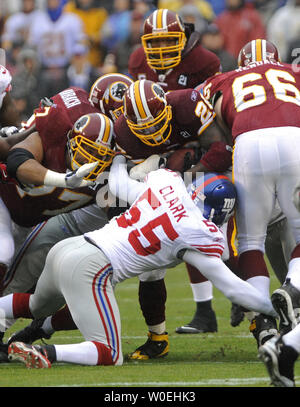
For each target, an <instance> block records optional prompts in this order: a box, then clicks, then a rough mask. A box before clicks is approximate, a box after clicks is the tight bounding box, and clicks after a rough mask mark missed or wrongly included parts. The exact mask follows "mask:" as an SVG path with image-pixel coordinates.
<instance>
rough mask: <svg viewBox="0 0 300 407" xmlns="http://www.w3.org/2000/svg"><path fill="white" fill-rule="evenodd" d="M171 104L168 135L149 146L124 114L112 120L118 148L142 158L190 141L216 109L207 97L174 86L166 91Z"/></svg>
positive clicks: (206, 125)
mask: <svg viewBox="0 0 300 407" xmlns="http://www.w3.org/2000/svg"><path fill="white" fill-rule="evenodd" d="M167 101H168V104H169V105H170V106H171V107H172V119H171V122H170V125H171V127H172V130H171V135H170V137H169V138H168V139H167V140H166V141H165V142H164V143H163V144H160V145H158V146H148V145H147V144H145V143H143V142H142V141H141V140H140V139H139V138H138V137H137V136H135V135H134V134H133V133H132V132H131V130H130V129H129V127H128V125H127V123H126V119H125V117H124V115H121V116H120V117H119V118H118V120H117V121H116V123H115V126H114V131H115V136H116V144H117V146H118V148H119V149H120V150H121V151H122V152H123V153H124V154H126V156H127V157H128V158H130V159H133V160H139V159H140V160H143V159H145V158H147V157H149V156H150V155H152V154H163V153H166V152H169V151H172V150H174V149H177V148H179V147H181V146H184V145H185V144H186V143H189V142H191V141H196V140H198V139H199V136H200V134H201V133H202V132H203V131H204V130H205V129H206V128H207V127H208V126H209V125H210V124H211V123H212V121H213V119H214V117H215V113H214V112H213V109H212V106H211V105H210V104H209V103H208V102H207V101H206V99H205V98H204V97H203V96H202V95H201V94H200V93H199V92H197V91H195V90H194V89H184V90H176V91H173V92H170V93H168V94H167Z"/></svg>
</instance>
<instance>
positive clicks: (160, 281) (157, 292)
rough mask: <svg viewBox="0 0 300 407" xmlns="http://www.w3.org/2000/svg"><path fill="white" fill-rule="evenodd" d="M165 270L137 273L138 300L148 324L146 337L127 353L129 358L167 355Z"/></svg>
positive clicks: (146, 358)
mask: <svg viewBox="0 0 300 407" xmlns="http://www.w3.org/2000/svg"><path fill="white" fill-rule="evenodd" d="M165 273H166V270H165V269H162V270H153V271H152V272H151V273H149V272H146V273H143V274H140V275H139V302H140V307H141V311H142V313H143V316H144V318H145V322H146V324H147V326H148V339H147V341H146V342H145V343H144V344H143V345H141V346H139V347H138V348H137V349H136V350H135V351H133V352H132V353H130V354H129V355H128V358H129V359H137V360H148V359H152V358H159V357H163V356H167V354H168V352H169V337H168V333H167V332H166V316H165V304H166V300H167V290H166V286H165V280H164V276H165Z"/></svg>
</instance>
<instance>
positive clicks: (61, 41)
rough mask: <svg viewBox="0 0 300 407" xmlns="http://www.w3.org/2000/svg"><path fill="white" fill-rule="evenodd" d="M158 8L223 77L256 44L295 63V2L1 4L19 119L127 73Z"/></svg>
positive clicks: (299, 0)
mask: <svg viewBox="0 0 300 407" xmlns="http://www.w3.org/2000/svg"><path fill="white" fill-rule="evenodd" d="M156 8H168V9H170V10H174V11H176V12H177V13H178V14H179V15H180V16H181V17H182V19H183V20H184V21H185V22H189V23H194V24H195V29H196V30H197V31H199V32H200V33H201V35H202V37H201V38H202V40H201V41H202V45H203V46H204V47H206V48H208V49H209V50H211V51H213V52H215V53H216V54H217V55H218V56H219V58H220V60H221V63H222V66H223V71H229V70H231V69H235V67H236V66H237V60H236V59H237V55H238V52H239V50H240V49H241V48H242V46H243V45H245V44H246V43H247V42H248V41H250V40H252V39H255V38H267V39H269V40H270V41H273V42H274V43H275V44H276V45H277V47H278V49H279V50H280V53H281V59H282V61H284V62H289V63H291V62H293V61H296V62H297V58H299V59H300V0H10V1H7V0H0V41H1V47H2V48H3V49H4V50H5V59H6V61H5V63H6V66H7V67H8V68H9V69H10V71H11V74H12V75H13V81H12V85H13V88H12V96H13V98H14V99H15V101H16V103H17V107H18V109H19V110H20V112H22V115H23V117H24V119H25V118H28V117H29V116H30V115H31V114H32V110H33V109H34V108H35V107H36V106H37V105H38V103H39V100H40V99H41V97H44V96H48V97H50V96H51V95H54V94H56V93H58V92H59V91H61V90H62V89H65V88H66V87H68V86H80V87H82V88H84V89H86V90H89V89H90V87H91V85H92V83H93V82H94V81H95V79H96V78H97V77H98V76H100V75H101V74H104V73H108V72H122V73H125V74H126V73H127V63H128V59H129V55H130V54H131V52H132V51H133V50H134V49H135V48H136V47H138V46H140V45H141V42H140V37H141V34H142V26H143V22H144V20H145V18H147V16H148V15H149V14H151V13H152V12H153V11H154V10H155V9H156Z"/></svg>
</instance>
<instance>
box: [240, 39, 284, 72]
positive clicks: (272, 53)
mask: <svg viewBox="0 0 300 407" xmlns="http://www.w3.org/2000/svg"><path fill="white" fill-rule="evenodd" d="M265 60H270V61H274V62H280V55H279V51H278V49H277V48H276V47H275V45H274V44H273V43H272V42H270V41H267V40H262V39H257V40H252V41H249V42H248V43H247V44H246V45H244V47H243V48H242V49H241V50H240V52H239V56H238V65H239V66H247V65H249V64H250V63H251V62H259V61H265Z"/></svg>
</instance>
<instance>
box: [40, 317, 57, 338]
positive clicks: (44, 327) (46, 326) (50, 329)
mask: <svg viewBox="0 0 300 407" xmlns="http://www.w3.org/2000/svg"><path fill="white" fill-rule="evenodd" d="M51 319H52V317H47V318H46V319H45V321H44V322H43V325H42V330H43V331H44V332H45V334H47V335H52V334H53V333H54V332H55V330H54V329H53V327H52V324H51Z"/></svg>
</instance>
